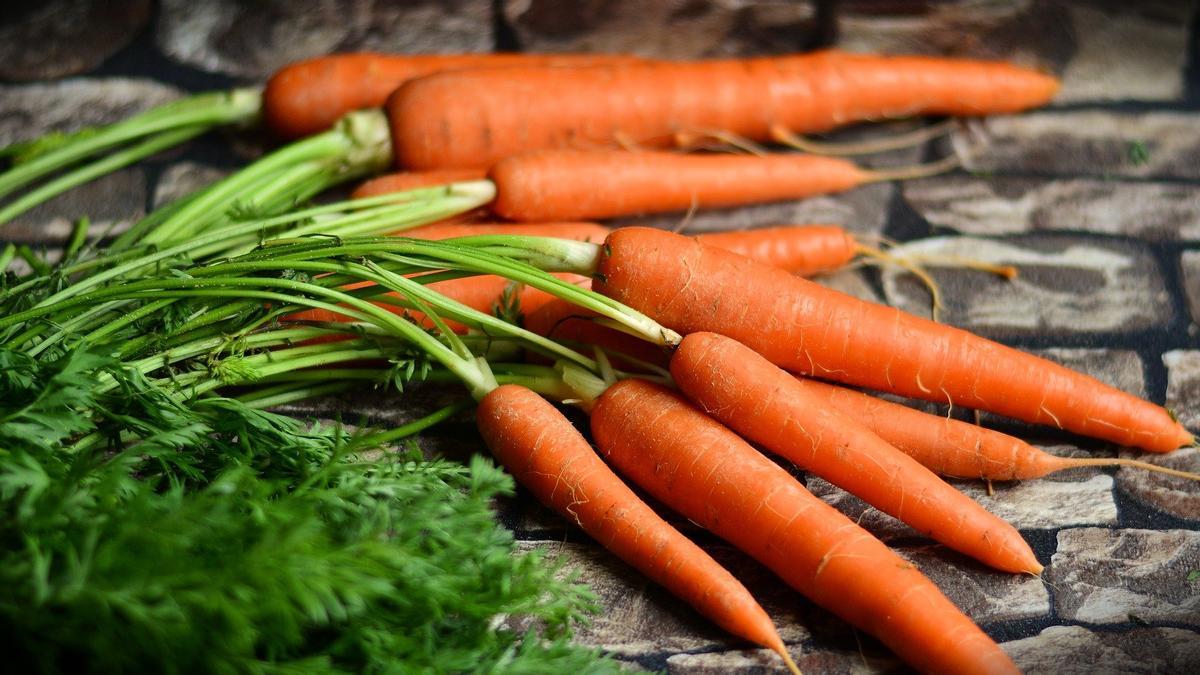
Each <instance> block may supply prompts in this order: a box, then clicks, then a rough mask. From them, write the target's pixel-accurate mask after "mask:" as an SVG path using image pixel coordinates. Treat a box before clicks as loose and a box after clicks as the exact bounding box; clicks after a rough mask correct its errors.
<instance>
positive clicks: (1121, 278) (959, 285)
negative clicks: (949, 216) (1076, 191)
mask: <svg viewBox="0 0 1200 675" xmlns="http://www.w3.org/2000/svg"><path fill="white" fill-rule="evenodd" d="M896 252H898V253H902V254H911V255H917V256H920V255H928V256H934V257H937V256H946V257H950V258H960V259H961V258H967V259H973V260H978V261H983V262H988V263H995V264H1004V265H1015V266H1016V267H1017V268H1018V270H1019V273H1020V275H1019V276H1018V278H1016V279H1014V280H1011V281H1008V280H1005V279H1002V278H1000V277H998V276H995V275H992V274H987V273H983V272H977V271H971V270H963V269H950V268H941V269H937V270H935V272H934V277H935V278H936V279H937V281H938V282H939V283H940V284H941V285H942V291H943V295H944V299H945V304H946V306H945V307H944V309H943V312H942V320H943V321H944V322H946V323H948V324H951V325H954V326H958V327H961V328H967V329H969V330H973V331H976V332H983V333H985V334H988V335H999V334H1002V335H1028V334H1053V333H1062V334H1069V333H1088V332H1108V331H1114V332H1124V331H1133V330H1138V329H1142V328H1149V327H1154V326H1161V325H1164V324H1166V323H1168V322H1169V321H1170V318H1171V314H1172V312H1171V303H1170V299H1169V297H1168V295H1167V293H1166V291H1165V288H1164V286H1163V280H1162V278H1161V277H1160V275H1159V273H1158V269H1157V265H1156V264H1155V262H1154V259H1153V258H1152V257H1151V256H1150V254H1149V251H1148V250H1147V249H1145V248H1144V247H1142V246H1136V245H1130V244H1127V243H1115V242H1114V243H1108V242H1101V241H1098V240H1090V239H1087V240H1085V239H1079V238H1072V237H1067V236H1049V235H1031V236H1024V237H1013V238H1009V239H1004V240H987V239H977V238H974V237H937V238H931V239H923V240H920V241H917V242H914V243H911V244H906V245H904V246H902V247H900V248H899V249H897V251H896ZM883 288H884V293H885V297H886V299H887V301H888V302H889V303H891V304H894V305H896V306H898V307H900V308H901V309H904V310H906V311H909V312H912V313H914V314H919V315H922V316H929V295H928V292H927V290H926V289H925V287H924V286H921V285H920V284H918V283H917V281H916V280H915V279H914V278H913V277H912V276H911V275H909V274H907V273H905V272H903V271H901V270H895V269H892V268H885V269H884V271H883Z"/></svg>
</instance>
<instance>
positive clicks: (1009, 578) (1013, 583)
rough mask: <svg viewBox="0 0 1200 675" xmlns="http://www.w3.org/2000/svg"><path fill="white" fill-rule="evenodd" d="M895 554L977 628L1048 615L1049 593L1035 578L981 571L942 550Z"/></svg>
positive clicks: (908, 550)
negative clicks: (902, 558)
mask: <svg viewBox="0 0 1200 675" xmlns="http://www.w3.org/2000/svg"><path fill="white" fill-rule="evenodd" d="M896 552H897V553H899V554H900V555H901V556H903V557H904V558H905V559H906V560H909V561H910V562H912V563H913V564H915V565H916V566H917V568H918V569H920V570H921V572H922V573H924V574H925V576H927V577H929V578H930V579H931V580H932V581H933V582H934V583H935V584H937V587H938V588H940V589H942V593H945V594H946V597H948V598H950V600H951V601H952V602H953V603H954V604H955V606H957V607H958V608H959V609H961V610H962V611H963V612H964V613H965V614H966V615H967V616H969V617H971V619H973V620H974V621H975V623H977V624H980V625H987V624H991V623H998V622H1001V621H1017V620H1020V619H1034V618H1037V617H1042V616H1046V615H1047V614H1049V613H1050V591H1049V590H1047V588H1046V585H1045V584H1044V583H1042V580H1041V579H1038V578H1036V577H1031V576H1028V575H1013V574H1004V573H1002V572H993V571H991V570H987V569H983V568H982V567H981V566H980V565H977V564H973V563H970V562H966V561H965V559H964V558H963V557H962V556H961V555H958V554H955V553H953V552H951V551H950V550H949V549H947V548H944V547H942V546H924V547H918V548H900V549H896Z"/></svg>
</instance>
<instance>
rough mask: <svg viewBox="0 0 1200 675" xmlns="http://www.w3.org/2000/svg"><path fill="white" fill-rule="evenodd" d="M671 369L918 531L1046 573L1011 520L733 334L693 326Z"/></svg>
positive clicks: (780, 450) (687, 386) (683, 383)
mask: <svg viewBox="0 0 1200 675" xmlns="http://www.w3.org/2000/svg"><path fill="white" fill-rule="evenodd" d="M671 376H672V377H673V378H674V379H675V384H676V385H677V386H678V387H679V389H680V390H681V391H683V393H684V394H686V395H687V397H688V398H690V399H691V400H692V401H693V402H695V403H696V405H697V406H699V407H700V409H702V410H704V411H705V412H707V413H708V414H709V415H711V416H713V417H714V418H716V419H717V420H718V421H720V422H722V423H724V424H725V426H727V427H729V428H730V429H732V430H733V431H736V432H737V433H738V434H740V435H741V436H742V437H744V438H746V439H748V440H750V441H753V442H755V443H757V444H759V445H761V446H762V447H765V448H767V449H768V450H770V451H772V452H774V453H776V454H778V455H779V456H781V457H783V458H784V459H787V460H788V461H790V462H792V463H794V464H796V465H798V466H800V467H802V468H804V469H807V470H808V471H811V472H813V473H815V474H817V475H818V476H820V477H822V478H824V479H825V480H827V481H829V482H830V483H833V484H834V485H837V486H838V487H841V488H843V489H845V490H847V491H848V492H850V493H852V494H854V495H856V496H857V497H859V498H861V499H862V500H863V501H865V502H867V503H868V504H870V505H872V506H874V507H875V508H877V509H879V510H880V511H883V512H884V513H887V514H889V515H892V516H895V517H896V518H898V519H899V520H901V521H903V522H905V523H907V524H908V525H910V526H912V527H913V528H914V529H916V530H917V531H918V532H921V533H922V534H925V535H927V536H929V537H932V538H933V539H935V540H937V541H939V542H941V543H943V544H945V545H946V546H949V547H950V548H953V549H955V550H957V551H960V552H962V553H965V554H967V555H969V556H971V557H972V558H975V559H976V560H979V561H980V562H983V563H985V564H987V565H991V566H992V567H995V568H996V569H1000V570H1003V571H1005V572H1027V573H1030V574H1035V575H1036V574H1040V573H1041V571H1042V565H1041V564H1040V563H1039V562H1038V560H1037V556H1036V555H1034V553H1033V549H1031V548H1030V547H1029V544H1027V543H1025V540H1024V539H1022V538H1021V533H1019V532H1017V530H1016V529H1015V528H1013V526H1012V525H1009V524H1008V523H1006V522H1005V521H1004V520H1002V519H1000V518H998V517H996V516H994V515H992V514H991V513H989V512H988V511H987V510H985V509H984V508H983V507H982V506H980V505H979V504H978V502H976V501H975V500H973V499H971V498H970V497H968V496H966V495H965V494H963V493H961V492H959V491H958V490H956V489H955V488H954V487H952V486H950V485H948V484H947V483H946V482H945V481H943V480H942V479H941V478H938V477H937V475H936V474H934V473H933V472H932V471H930V470H929V469H927V468H925V467H924V466H922V465H921V464H920V463H919V462H917V460H915V459H913V458H912V457H909V456H908V455H906V454H904V453H903V452H901V451H900V450H897V449H896V448H895V447H893V446H892V445H889V444H888V442H887V441H885V440H883V439H882V438H880V437H879V436H877V435H875V434H874V433H873V432H871V431H870V430H869V429H867V428H866V427H864V426H863V425H862V424H860V423H858V422H857V421H856V420H855V419H854V418H853V417H851V416H849V415H846V414H844V413H842V412H841V411H840V410H838V409H837V408H835V407H833V406H831V405H829V404H825V403H822V401H821V400H820V399H819V398H817V397H815V396H812V395H810V394H809V393H808V391H807V390H806V389H804V388H803V387H802V386H801V385H800V383H799V382H798V381H797V380H796V378H794V377H792V376H791V375H789V374H787V373H786V372H784V371H783V370H781V369H780V368H779V367H778V366H775V365H774V364H772V363H771V362H770V361H767V360H766V359H764V358H763V357H761V356H759V355H758V354H757V353H755V352H754V350H752V349H750V348H749V347H746V346H745V345H742V344H741V343H739V342H737V341H736V340H731V339H729V338H727V337H724V336H722V335H718V334H716V333H706V332H700V333H691V334H689V335H688V336H686V337H685V338H684V339H683V342H681V343H680V345H679V348H678V349H677V350H676V351H675V354H674V355H673V356H672V357H671Z"/></svg>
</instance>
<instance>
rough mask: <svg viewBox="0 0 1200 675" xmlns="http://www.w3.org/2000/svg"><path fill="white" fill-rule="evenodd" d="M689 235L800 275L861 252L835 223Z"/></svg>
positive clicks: (834, 266) (837, 264) (825, 269)
mask: <svg viewBox="0 0 1200 675" xmlns="http://www.w3.org/2000/svg"><path fill="white" fill-rule="evenodd" d="M692 236H693V237H694V238H695V239H696V240H697V241H699V242H700V243H702V244H705V245H708V246H715V247H717V248H723V249H725V250H726V251H732V252H734V253H737V254H740V255H744V256H746V257H747V258H751V259H753V260H757V261H759V262H761V263H763V264H765V265H770V266H771V267H778V268H779V269H781V270H787V271H788V272H791V273H792V274H799V275H800V276H802V277H808V276H813V275H816V274H823V273H825V272H833V271H835V270H839V269H841V268H843V267H845V266H846V265H848V264H849V263H850V261H851V260H853V259H854V257H855V256H856V255H858V254H859V253H863V252H864V248H863V247H862V245H861V244H859V242H858V241H857V240H856V239H855V238H854V235H852V234H850V233H849V232H847V231H846V230H845V229H844V228H842V227H839V226H837V225H781V226H778V227H760V228H757V229H753V230H733V231H729V232H711V233H706V234H697V235H692Z"/></svg>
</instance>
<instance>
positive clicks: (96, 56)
mask: <svg viewBox="0 0 1200 675" xmlns="http://www.w3.org/2000/svg"><path fill="white" fill-rule="evenodd" d="M13 4H18V5H25V8H24V11H22V9H9V8H7V7H6V10H7V11H6V14H7V15H8V16H5V21H4V22H3V23H0V79H5V80H16V81H30V80H43V79H53V78H58V77H65V76H67V75H77V74H79V73H83V72H86V71H89V70H91V69H92V68H95V67H96V66H98V65H100V64H101V63H102V62H104V60H105V59H107V58H108V57H110V56H112V55H113V54H115V53H117V52H119V51H120V50H121V49H123V48H124V47H125V46H126V45H128V44H129V43H130V42H132V41H133V39H134V37H136V36H137V34H138V32H139V31H140V30H141V29H142V28H143V27H144V26H145V25H146V23H147V22H148V21H149V20H150V14H151V11H152V10H153V3H152V2H150V0H124V1H123V2H104V1H103V0H42V1H41V2H39V3H28V2H26V3H13ZM34 45H36V48H32V49H31V47H32V46H34Z"/></svg>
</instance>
